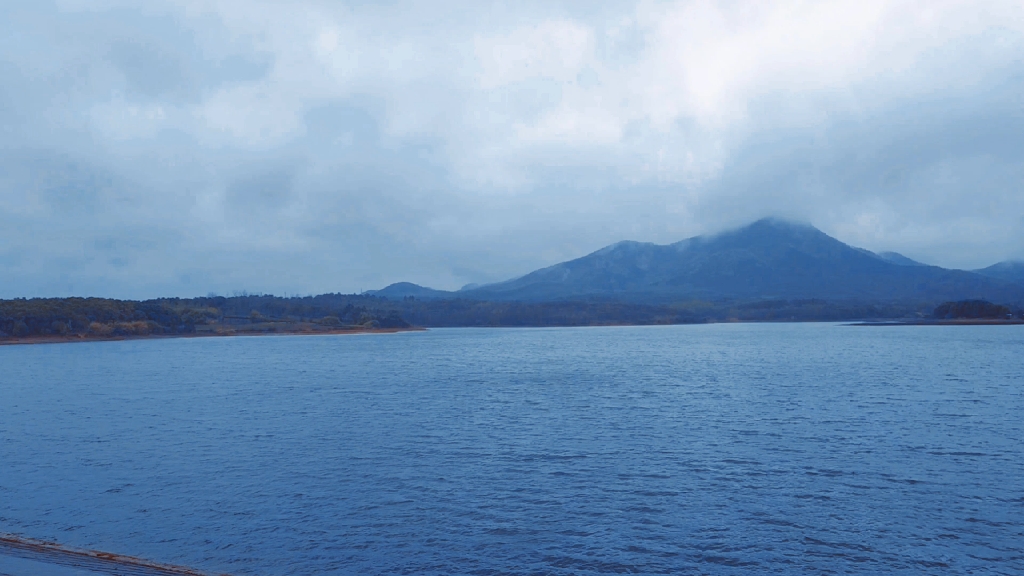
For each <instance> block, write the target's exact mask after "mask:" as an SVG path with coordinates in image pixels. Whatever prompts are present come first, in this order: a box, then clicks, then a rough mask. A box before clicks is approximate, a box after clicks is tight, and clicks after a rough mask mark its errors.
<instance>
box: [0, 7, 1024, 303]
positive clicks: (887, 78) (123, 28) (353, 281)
mask: <svg viewBox="0 0 1024 576" xmlns="http://www.w3.org/2000/svg"><path fill="white" fill-rule="evenodd" d="M506 4H507V3H493V4H486V3H482V2H474V3H468V2H467V3H444V2H439V3H431V5H430V6H427V5H426V4H425V3H414V2H398V1H395V2H384V3H367V2H348V3H341V2H315V1H310V2H291V3H278V2H267V3H259V2H251V1H247V2H238V1H221V2H191V1H180V2H174V1H171V2H149V3H146V4H145V5H144V6H145V7H144V8H140V6H139V4H138V3H134V2H133V3H128V2H96V1H90V2H84V1H81V2H70V1H69V2H57V3H52V4H48V5H47V4H41V3H28V2H24V3H20V5H17V4H16V5H13V6H8V5H5V7H4V8H3V9H0V10H2V12H3V14H2V16H3V17H4V21H5V22H8V27H9V29H10V30H12V31H13V33H12V34H10V35H5V36H4V37H3V39H0V72H2V77H3V78H4V81H3V84H2V85H0V271H3V282H2V283H0V297H11V296H32V295H67V294H95V295H105V296H122V297H148V296H157V295H195V294H205V293H207V292H221V293H230V292H231V291H233V290H248V291H267V292H275V293H317V292H334V291H341V292H351V291H358V290H361V289H370V288H378V287H381V286H383V285H385V284H387V283H390V282H393V281H398V280H411V281H415V282H418V283H423V284H427V285H431V286H434V287H438V288H454V287H458V286H460V285H462V284H464V283H469V282H481V281H492V280H499V279H504V278H507V277H511V276H516V275H519V274H522V273H525V272H528V271H530V270H532V269H534V268H536V267H539V266H543V265H548V264H552V263H554V262H557V261H561V260H564V259H568V258H572V257H576V256H580V255H582V254H584V253H586V252H589V251H591V250H594V249H597V248H599V247H601V246H603V245H606V244H609V243H612V242H615V241H618V240H622V239H634V240H645V241H655V242H672V241H676V240H679V239H682V238H684V237H687V236H691V235H694V234H699V233H705V232H714V231H716V230H719V229H721V228H723V227H727V226H732V225H739V224H742V223H744V222H746V221H749V220H753V219H756V218H759V217H762V216H766V215H781V216H788V217H792V218H799V219H802V220H807V221H810V222H812V223H814V224H815V225H817V226H818V227H819V228H821V229H823V230H824V231H826V232H828V233H830V234H833V235H835V236H837V237H839V238H840V239H842V240H844V241H847V242H850V243H853V244H855V245H860V246H864V247H867V248H871V249H876V250H897V251H900V252H903V253H905V254H907V255H908V256H911V257H914V258H917V259H920V260H923V261H926V262H930V263H935V264H940V265H944V266H952V267H966V268H971V267H980V266H984V265H988V264H991V263H993V262H995V261H997V260H1002V259H1007V258H1021V257H1024V235H1022V234H1021V229H1022V226H1024V190H1022V189H1021V182H1024V164H1022V163H1021V161H1020V159H1021V158H1022V157H1024V96H1022V95H1024V59H1022V56H1021V55H1024V7H1022V6H1021V5H1020V3H1019V2H989V3H984V4H978V3H977V2H953V1H948V2H945V1H941V0H939V1H936V2H931V3H928V4H927V5H922V4H921V3H919V2H898V1H885V2H883V1H870V0H867V1H865V0H858V1H856V2H854V1H849V2H843V1H839V2H832V3H817V2H814V3H812V2H776V3H765V2H744V1H731V2H700V1H697V2H653V1H652V2H645V1H641V2H635V3H628V2H626V3H622V2H615V3H611V2H608V3H601V2H565V3H552V2H543V3H541V2H536V3H531V2H524V3H516V5H515V7H514V8H510V7H508V6H507V5H506Z"/></svg>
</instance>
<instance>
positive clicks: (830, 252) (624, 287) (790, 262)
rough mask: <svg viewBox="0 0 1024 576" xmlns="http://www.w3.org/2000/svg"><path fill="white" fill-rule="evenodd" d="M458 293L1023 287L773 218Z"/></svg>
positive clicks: (888, 292) (1005, 291) (604, 253)
mask: <svg viewBox="0 0 1024 576" xmlns="http://www.w3.org/2000/svg"><path fill="white" fill-rule="evenodd" d="M906 260H909V259H906ZM911 262H912V261H911ZM915 264H916V263H915ZM459 294H460V296H461V297H466V298H476V299H480V300H522V301H548V300H568V299H580V298H600V299H613V300H623V301H633V302H670V301H673V300H681V299H686V298H712V299H718V298H739V299H759V298H825V299H833V300H834V299H855V300H870V301H892V300H915V301H941V300H951V299H954V300H955V299H963V298H987V299H990V300H994V301H1001V302H1007V301H1010V302H1018V301H1024V287H1020V286H1015V285H1014V284H1012V283H1010V282H1007V281H1005V280H1001V279H997V278H991V277H987V276H982V275H980V274H975V273H972V272H966V271H961V270H946V269H943V268H939V267H936V266H925V265H906V264H905V263H904V262H900V263H894V262H893V261H891V259H887V258H886V257H884V256H879V255H877V254H874V253H872V252H868V251H866V250H862V249H859V248H854V247H852V246H849V245H847V244H844V243H842V242H840V241H838V240H836V239H835V238H832V237H830V236H828V235H827V234H825V233H823V232H821V231H820V230H818V229H817V228H814V227H813V226H810V225H806V224H796V223H792V222H787V221H782V220H777V219H770V218H769V219H764V220H759V221H757V222H755V223H753V224H751V225H749V226H745V227H743V228H740V229H737V230H732V231H729V232H725V233H722V234H717V235H713V236H698V237H694V238H690V239H688V240H684V241H682V242H677V243H675V244H670V245H658V244H649V243H641V242H619V243H617V244H613V245H611V246H608V247H606V248H603V249H601V250H598V251H597V252H594V253H592V254H589V255H587V256H584V257H582V258H577V259H575V260H571V261H568V262H563V263H561V264H556V265H554V266H550V267H548V268H543V269H541V270H537V271H535V272H531V273H530V274H527V275H525V276H522V277H520V278H516V279H513V280H509V281H507V282H501V283H497V284H491V285H487V286H483V287H480V288H476V289H473V290H467V291H463V292H460V293H459Z"/></svg>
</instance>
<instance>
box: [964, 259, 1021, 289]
mask: <svg viewBox="0 0 1024 576" xmlns="http://www.w3.org/2000/svg"><path fill="white" fill-rule="evenodd" d="M975 272H976V273H978V274H981V275H983V276H989V277H991V278H1000V279H1002V280H1008V281H1010V282H1015V283H1017V284H1024V261H1020V260H1018V261H1015V262H1014V261H1007V262H1000V263H998V264H993V265H991V266H989V267H988V268H982V269H980V270H975Z"/></svg>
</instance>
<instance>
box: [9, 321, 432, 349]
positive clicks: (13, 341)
mask: <svg viewBox="0 0 1024 576" xmlns="http://www.w3.org/2000/svg"><path fill="white" fill-rule="evenodd" d="M426 330H427V329H426V328H422V327H419V326H410V327H407V328H350V329H338V330H316V331H313V330H309V331H295V332H270V331H266V332H263V331H241V332H192V333H184V334H145V335H140V334H125V335H121V336H92V335H88V334H76V335H70V336H55V335H47V336H24V337H7V338H0V346H26V345H33V344H78V343H83V342H122V341H125V340H164V339H173V338H230V337H234V336H344V335H353V336H354V335H357V334H395V333H398V332H425V331H426Z"/></svg>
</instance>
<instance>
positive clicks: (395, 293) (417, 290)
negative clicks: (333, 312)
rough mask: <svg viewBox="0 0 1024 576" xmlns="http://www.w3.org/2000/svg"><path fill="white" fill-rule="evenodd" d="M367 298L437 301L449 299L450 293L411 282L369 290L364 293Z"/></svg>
mask: <svg viewBox="0 0 1024 576" xmlns="http://www.w3.org/2000/svg"><path fill="white" fill-rule="evenodd" d="M366 294H367V295H368V296H383V297H385V298H389V299H391V300H401V299H403V298H407V297H409V296H412V297H413V298H419V299H420V300H437V299H442V298H451V296H452V293H451V292H447V291H445V290H434V289H433V288H427V287H426V286H420V285H419V284H413V283H412V282H396V283H394V284H391V285H389V286H386V287H384V288H381V289H380V290H369V291H367V292H366Z"/></svg>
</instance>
